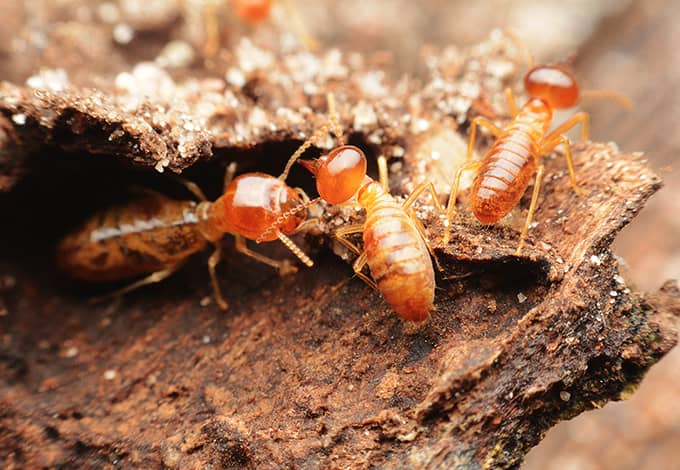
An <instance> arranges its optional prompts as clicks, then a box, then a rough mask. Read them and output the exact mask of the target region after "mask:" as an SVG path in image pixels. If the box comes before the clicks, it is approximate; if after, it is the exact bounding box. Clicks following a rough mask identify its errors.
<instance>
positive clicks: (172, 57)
mask: <svg viewBox="0 0 680 470" xmlns="http://www.w3.org/2000/svg"><path fill="white" fill-rule="evenodd" d="M195 58H196V52H194V48H193V47H191V44H189V43H188V42H186V41H180V40H175V41H170V42H169V43H167V44H166V45H165V47H164V48H163V50H162V51H161V52H160V54H158V57H156V63H157V64H158V65H159V66H161V67H168V68H178V67H188V66H189V65H191V63H192V62H193V61H194V59H195Z"/></svg>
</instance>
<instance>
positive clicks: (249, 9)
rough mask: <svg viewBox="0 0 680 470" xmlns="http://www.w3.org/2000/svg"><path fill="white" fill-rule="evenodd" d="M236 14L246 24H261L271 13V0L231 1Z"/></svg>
mask: <svg viewBox="0 0 680 470" xmlns="http://www.w3.org/2000/svg"><path fill="white" fill-rule="evenodd" d="M233 2H234V7H235V8H236V14H237V15H238V16H239V18H241V19H242V20H243V21H245V22H247V23H261V22H263V21H264V20H266V19H267V18H269V15H270V13H271V9H272V0H233Z"/></svg>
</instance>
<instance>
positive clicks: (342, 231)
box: [335, 224, 364, 255]
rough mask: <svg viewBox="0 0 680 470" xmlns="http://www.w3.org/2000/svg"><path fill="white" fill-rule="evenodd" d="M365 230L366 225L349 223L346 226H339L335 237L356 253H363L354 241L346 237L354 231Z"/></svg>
mask: <svg viewBox="0 0 680 470" xmlns="http://www.w3.org/2000/svg"><path fill="white" fill-rule="evenodd" d="M363 231H364V226H363V225H361V224H354V225H348V226H346V227H342V228H339V229H338V230H336V231H335V238H336V239H337V240H338V241H339V242H340V243H342V245H344V246H345V247H346V248H348V249H349V250H350V251H352V252H353V253H354V254H356V255H361V250H360V249H359V247H358V246H356V245H355V244H354V243H352V242H351V241H349V240H348V239H346V238H345V236H346V235H351V234H353V233H361V232H363Z"/></svg>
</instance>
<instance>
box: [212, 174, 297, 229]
mask: <svg viewBox="0 0 680 470" xmlns="http://www.w3.org/2000/svg"><path fill="white" fill-rule="evenodd" d="M220 204H221V206H222V210H223V221H224V223H223V224H222V225H223V226H224V231H228V232H232V233H237V234H239V235H243V236H244V237H246V238H250V239H251V240H260V241H271V240H275V239H276V238H277V232H276V230H274V231H271V230H268V229H269V228H270V227H272V226H276V229H277V230H279V231H281V232H283V233H285V234H290V233H293V232H295V230H296V229H297V228H298V227H299V226H300V224H301V223H302V222H303V221H304V218H305V215H306V214H305V213H304V211H298V210H296V209H297V208H298V207H299V206H301V205H302V204H303V202H302V199H301V197H300V194H299V193H298V192H297V191H295V190H294V189H293V188H291V187H289V186H288V185H287V184H286V183H285V182H283V181H281V180H280V179H278V178H275V177H273V176H270V175H267V174H264V173H246V174H244V175H241V176H239V177H238V178H235V179H234V180H233V181H232V182H231V183H230V184H229V186H228V187H227V190H226V191H225V192H224V195H223V196H222V197H221V198H220ZM214 206H215V207H217V206H218V205H217V204H214ZM282 215H285V216H284V217H282ZM279 219H281V220H279ZM265 232H266V233H267V236H266V237H263V233H265Z"/></svg>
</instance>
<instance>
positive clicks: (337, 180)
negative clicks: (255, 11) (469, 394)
mask: <svg viewBox="0 0 680 470" xmlns="http://www.w3.org/2000/svg"><path fill="white" fill-rule="evenodd" d="M328 101H329V122H330V124H329V125H326V126H324V127H323V128H322V129H320V131H317V133H315V135H314V136H313V137H312V138H311V139H310V140H308V141H307V142H305V144H304V145H303V147H301V149H302V150H301V151H298V152H296V153H295V155H293V157H292V158H291V159H290V161H289V165H288V167H287V168H286V171H287V170H288V169H289V168H290V165H292V163H293V162H294V161H295V160H296V159H297V157H298V156H299V155H301V154H302V152H304V150H305V149H306V148H307V147H308V146H310V145H312V144H314V143H315V142H316V140H317V139H319V138H320V136H321V135H322V134H323V133H324V132H326V131H327V129H328V127H329V126H331V127H333V133H334V134H335V135H336V137H337V138H338V139H339V140H340V144H341V145H340V146H339V147H337V148H335V149H333V150H332V151H331V152H330V153H328V154H327V155H324V156H322V157H320V158H319V159H317V160H311V161H304V160H303V161H300V163H301V164H302V165H303V166H304V167H305V168H307V169H308V170H309V171H311V172H312V173H313V174H314V175H315V176H316V187H317V190H318V192H319V196H320V198H321V199H323V200H325V201H326V202H329V203H331V204H342V203H345V202H347V201H349V200H350V199H352V198H355V199H356V202H357V203H358V205H359V206H360V207H362V208H363V209H365V211H366V219H365V221H364V223H363V224H358V225H351V226H348V227H343V228H340V229H339V230H337V231H336V232H335V236H336V238H337V239H338V241H339V242H341V243H342V244H343V245H345V246H346V247H347V248H349V249H350V250H351V251H353V252H354V253H356V254H357V255H358V256H359V257H358V258H357V259H356V260H355V262H354V264H353V269H354V272H355V273H356V275H357V276H358V277H360V278H361V279H362V280H364V281H365V282H366V283H367V284H368V285H369V286H371V287H373V288H375V289H377V290H378V291H380V292H381V293H382V295H383V297H384V298H385V300H386V301H387V303H389V304H390V306H391V307H392V308H393V309H394V311H396V312H397V313H398V314H399V316H400V317H401V318H403V319H404V320H410V321H423V320H425V319H427V318H428V316H429V314H430V312H431V311H432V309H433V308H434V304H433V302H434V289H435V279H434V270H433V269H432V260H431V259H430V254H431V248H430V245H429V242H428V241H427V237H426V235H425V231H424V229H423V227H422V225H421V224H420V221H418V219H417V218H416V217H415V216H414V215H412V214H411V213H410V212H409V211H408V209H409V207H410V206H411V205H412V204H413V202H414V201H415V200H416V199H417V198H418V197H419V196H420V195H421V194H422V193H423V192H424V191H425V190H430V191H431V192H432V195H433V198H432V199H433V200H434V203H435V204H436V205H437V207H438V209H439V210H440V212H441V211H442V208H441V206H440V204H439V200H438V198H437V197H436V193H435V190H434V186H433V185H432V183H424V184H421V185H419V186H418V187H417V188H416V189H415V190H414V191H413V193H412V194H411V195H410V196H409V197H408V198H407V199H406V200H405V201H404V202H403V203H400V202H398V201H397V200H395V198H394V197H393V196H391V195H390V193H389V190H388V188H387V165H386V162H385V159H384V157H380V159H379V162H378V163H379V165H378V167H379V170H380V183H378V182H377V181H375V180H373V179H372V178H370V177H369V176H367V175H366V156H365V155H364V152H363V151H362V150H361V149H359V148H357V147H354V146H352V145H343V144H342V135H341V132H340V130H339V126H338V121H337V117H336V113H335V106H334V100H333V96H332V95H329V96H328ZM284 175H285V172H284ZM361 232H363V241H364V247H363V251H362V250H360V249H359V248H358V247H357V246H356V245H354V244H353V243H352V242H350V241H349V240H348V239H346V238H345V237H346V236H347V235H350V234H353V233H361ZM366 264H368V267H369V269H370V271H371V276H372V277H373V279H371V278H370V277H368V276H367V275H366V274H364V273H363V272H362V269H363V268H364V266H365V265H366Z"/></svg>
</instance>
